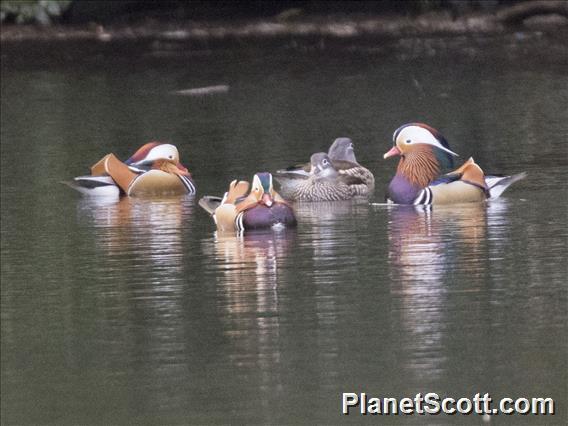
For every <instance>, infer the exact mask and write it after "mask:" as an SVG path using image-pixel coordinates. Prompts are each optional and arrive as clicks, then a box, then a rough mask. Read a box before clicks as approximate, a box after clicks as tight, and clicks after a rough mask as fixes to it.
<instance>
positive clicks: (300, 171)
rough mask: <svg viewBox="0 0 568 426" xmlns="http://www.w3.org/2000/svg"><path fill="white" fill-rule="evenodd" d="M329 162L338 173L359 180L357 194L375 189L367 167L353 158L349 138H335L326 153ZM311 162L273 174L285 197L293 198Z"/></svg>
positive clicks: (369, 193) (308, 170)
mask: <svg viewBox="0 0 568 426" xmlns="http://www.w3.org/2000/svg"><path fill="white" fill-rule="evenodd" d="M327 155H328V156H329V159H330V161H331V164H332V165H333V167H334V168H335V169H336V170H337V172H338V173H339V174H340V175H345V176H351V177H353V178H355V179H356V180H358V181H360V183H361V184H363V185H362V186H360V187H359V188H358V195H362V196H367V195H371V194H372V193H373V191H374V190H375V177H374V176H373V173H371V172H370V171H369V169H367V168H365V167H363V166H362V165H361V164H359V163H358V162H357V159H356V158H355V147H354V146H353V142H352V141H351V139H349V138H337V139H336V140H335V141H334V142H333V144H332V145H331V147H330V148H329V151H328V153H327ZM310 171H311V163H306V164H300V165H296V166H291V167H288V168H287V169H285V170H278V171H277V172H276V174H275V177H276V180H277V181H278V183H280V187H281V189H280V191H281V193H282V195H283V196H284V197H285V198H288V199H295V198H294V194H295V193H296V192H297V186H299V185H302V184H304V183H305V182H304V181H305V180H306V179H308V178H309V176H310Z"/></svg>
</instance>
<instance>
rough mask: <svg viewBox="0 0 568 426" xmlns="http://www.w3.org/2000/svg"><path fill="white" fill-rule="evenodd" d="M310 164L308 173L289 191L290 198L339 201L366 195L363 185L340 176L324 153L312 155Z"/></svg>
mask: <svg viewBox="0 0 568 426" xmlns="http://www.w3.org/2000/svg"><path fill="white" fill-rule="evenodd" d="M310 164H311V170H310V173H309V174H308V176H307V177H306V178H305V179H302V180H300V181H298V182H297V183H296V185H295V186H294V188H293V189H291V190H290V198H292V199H294V200H298V201H339V200H350V199H352V198H354V197H357V196H359V195H367V192H366V191H367V186H366V185H365V183H364V182H362V181H361V179H359V178H357V177H354V176H350V175H346V174H340V173H339V171H338V170H337V169H336V168H335V167H334V165H333V162H332V161H331V159H330V158H329V156H328V155H327V154H326V153H324V152H318V153H316V154H313V155H312V157H311V163H310Z"/></svg>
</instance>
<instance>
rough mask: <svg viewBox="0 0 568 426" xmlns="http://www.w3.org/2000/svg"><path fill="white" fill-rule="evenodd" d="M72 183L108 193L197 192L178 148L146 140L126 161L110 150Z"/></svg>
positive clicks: (86, 191) (82, 188)
mask: <svg viewBox="0 0 568 426" xmlns="http://www.w3.org/2000/svg"><path fill="white" fill-rule="evenodd" d="M70 186H72V187H73V188H75V189H77V190H78V191H80V192H82V193H83V194H89V195H104V196H109V195H110V196H118V195H120V194H126V195H130V196H135V195H152V194H154V195H164V194H195V184H194V183H193V179H192V177H191V174H190V173H189V171H188V170H187V168H185V167H184V166H183V165H182V164H181V163H180V161H179V153H178V150H177V148H176V147H175V146H174V145H170V144H163V143H160V142H149V143H147V144H145V145H144V146H142V147H141V148H140V149H138V151H136V153H135V154H134V155H133V156H132V157H130V158H129V159H128V160H126V161H125V162H122V161H120V160H119V159H118V158H117V157H116V156H115V155H114V154H107V155H105V156H104V157H103V158H102V159H101V160H99V161H98V162H97V163H96V164H95V165H93V166H92V167H91V174H90V175H87V176H79V177H76V178H74V180H73V182H71V184H70Z"/></svg>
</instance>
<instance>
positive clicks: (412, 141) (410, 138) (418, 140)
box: [384, 123, 458, 168]
mask: <svg viewBox="0 0 568 426" xmlns="http://www.w3.org/2000/svg"><path fill="white" fill-rule="evenodd" d="M425 149H426V150H430V151H431V152H432V153H434V155H435V156H436V159H437V160H438V162H439V163H440V165H441V167H442V168H451V167H453V164H454V159H453V157H455V156H456V157H457V156H458V154H456V153H455V152H453V151H452V150H450V145H449V144H448V141H447V140H446V138H444V136H442V134H441V133H440V132H438V131H437V130H436V129H434V128H432V127H430V126H428V125H427V124H423V123H408V124H405V125H403V126H400V127H399V128H398V129H396V130H395V132H394V134H393V147H392V148H391V149H390V150H389V151H388V152H387V153H386V154H385V155H384V158H385V159H386V158H389V157H394V156H397V155H400V156H401V157H405V156H407V155H409V154H411V153H413V152H419V151H424V150H425Z"/></svg>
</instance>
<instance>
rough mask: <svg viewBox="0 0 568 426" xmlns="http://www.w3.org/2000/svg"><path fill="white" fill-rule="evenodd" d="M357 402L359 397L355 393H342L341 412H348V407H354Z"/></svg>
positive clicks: (346, 413)
mask: <svg viewBox="0 0 568 426" xmlns="http://www.w3.org/2000/svg"><path fill="white" fill-rule="evenodd" d="M357 404H359V397H358V396H357V394H356V393H343V404H342V405H343V414H345V415H348V414H349V407H356V406H357Z"/></svg>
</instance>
